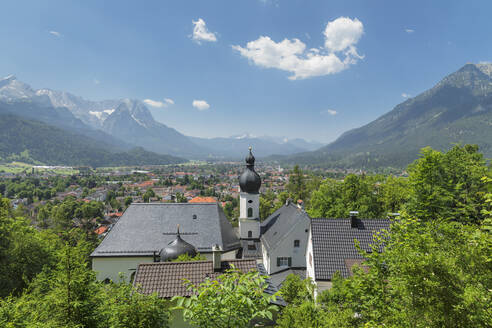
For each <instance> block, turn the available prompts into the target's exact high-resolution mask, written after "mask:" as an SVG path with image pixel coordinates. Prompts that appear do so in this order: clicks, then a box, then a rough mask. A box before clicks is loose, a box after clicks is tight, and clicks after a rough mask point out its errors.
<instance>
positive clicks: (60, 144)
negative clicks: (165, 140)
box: [0, 114, 183, 167]
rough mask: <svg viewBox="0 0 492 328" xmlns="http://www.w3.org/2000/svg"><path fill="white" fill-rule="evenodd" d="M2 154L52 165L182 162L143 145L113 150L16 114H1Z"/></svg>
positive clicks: (89, 139) (92, 140) (2, 157)
mask: <svg viewBox="0 0 492 328" xmlns="http://www.w3.org/2000/svg"><path fill="white" fill-rule="evenodd" d="M0 158H1V160H3V161H10V160H22V161H28V162H36V163H43V164H49V165H72V166H80V165H89V166H92V167H99V166H122V165H145V164H171V163H181V162H183V160H182V159H179V158H177V157H173V156H169V155H159V154H155V153H152V152H149V151H146V150H144V149H143V148H134V149H132V150H129V151H126V152H122V151H120V152H114V151H112V147H111V146H109V145H107V144H104V143H102V142H101V141H99V140H95V139H92V138H89V137H86V136H83V135H80V134H76V133H71V132H68V131H66V130H62V129H60V128H57V127H55V126H51V125H48V124H45V123H42V122H39V121H34V120H29V119H25V118H21V117H18V116H14V115H8V114H7V115H0Z"/></svg>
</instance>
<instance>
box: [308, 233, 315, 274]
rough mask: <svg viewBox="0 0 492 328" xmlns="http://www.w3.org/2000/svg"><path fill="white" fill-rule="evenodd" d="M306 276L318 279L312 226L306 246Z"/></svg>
mask: <svg viewBox="0 0 492 328" xmlns="http://www.w3.org/2000/svg"><path fill="white" fill-rule="evenodd" d="M310 259H311V261H310ZM306 278H311V279H312V280H313V281H315V280H316V277H315V276H314V256H313V239H312V237H311V228H310V229H309V235H308V242H307V247H306Z"/></svg>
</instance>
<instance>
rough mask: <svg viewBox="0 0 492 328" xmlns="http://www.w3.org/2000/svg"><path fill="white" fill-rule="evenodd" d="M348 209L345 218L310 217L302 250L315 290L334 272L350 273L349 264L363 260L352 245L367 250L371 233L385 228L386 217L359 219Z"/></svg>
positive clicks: (327, 283)
mask: <svg viewBox="0 0 492 328" xmlns="http://www.w3.org/2000/svg"><path fill="white" fill-rule="evenodd" d="M356 214H357V212H351V217H350V218H349V219H325V218H314V219H311V227H310V229H309V236H308V244H307V250H306V263H307V270H306V276H307V277H308V278H311V279H312V280H313V282H314V283H315V284H316V286H317V291H318V292H320V291H323V290H325V289H329V288H331V280H332V278H333V276H334V275H335V273H336V272H339V273H340V275H341V276H342V277H344V278H346V277H349V276H350V275H352V267H353V266H354V265H361V264H362V263H363V261H364V258H363V257H362V255H360V254H359V252H358V251H357V249H356V247H355V243H354V241H355V240H358V241H359V243H360V247H361V248H362V249H363V250H365V251H371V244H372V243H373V241H374V239H373V236H374V234H375V233H377V232H379V231H382V230H383V229H386V230H387V229H389V227H390V224H391V222H390V220H389V219H359V218H357V216H356Z"/></svg>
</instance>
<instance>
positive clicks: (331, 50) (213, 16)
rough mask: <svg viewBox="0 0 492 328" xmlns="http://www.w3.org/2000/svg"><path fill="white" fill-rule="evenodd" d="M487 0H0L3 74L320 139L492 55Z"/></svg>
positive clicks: (200, 130) (195, 120)
mask: <svg viewBox="0 0 492 328" xmlns="http://www.w3.org/2000/svg"><path fill="white" fill-rule="evenodd" d="M491 12H492V1H487V0H484V1H473V0H469V1H450V0H447V1H390V0H387V1H377V0H372V1H368V0H365V1H314V0H302V1H301V0H299V1H297V0H296V1H281V0H263V1H261V0H256V1H255V0H250V1H231V0H225V1H185V0H183V1H150V0H149V1H121V0H120V1H87V0H84V1H77V2H76V1H66V0H65V1H22V0H16V1H2V2H1V3H0V44H1V51H0V75H2V76H7V75H9V74H15V75H16V76H17V77H18V78H19V79H20V80H22V81H24V82H26V83H28V84H31V85H32V86H33V87H34V88H45V87H46V88H51V89H56V90H65V91H69V92H72V93H74V94H77V95H80V96H82V97H84V98H88V99H94V100H101V99H113V98H122V97H129V98H136V99H140V100H145V99H147V103H148V104H150V105H154V107H152V106H150V105H149V108H150V109H151V111H152V113H153V115H154V117H155V118H156V119H157V120H158V121H160V122H163V123H165V124H167V125H168V126H171V127H174V128H176V129H177V130H178V131H180V132H182V133H185V134H187V135H193V136H203V137H213V136H229V135H233V134H242V133H245V132H247V133H250V134H254V135H272V136H287V137H290V138H293V137H303V138H307V139H314V140H318V141H322V142H329V141H332V140H334V139H335V138H336V137H337V136H339V135H340V134H341V133H343V132H344V131H346V130H348V129H351V128H354V127H358V126H361V125H363V124H365V123H368V122H370V121H372V120H373V119H375V118H377V117H378V116H380V115H382V114H384V113H385V112H387V111H389V110H390V109H392V108H393V107H394V106H395V105H397V104H399V103H400V102H402V101H404V100H405V97H408V96H415V95H417V94H419V93H420V92H422V91H424V90H426V89H428V88H430V87H432V86H433V85H434V84H435V83H437V82H438V81H439V80H440V79H441V78H443V77H444V76H445V75H447V74H449V73H452V72H454V71H456V70H457V69H459V68H460V67H461V66H463V65H464V64H466V63H467V62H474V63H478V62H481V61H491V60H492V42H491V35H492V20H491V19H490V13H491ZM296 39H297V40H296ZM166 99H167V100H166ZM155 106H157V107H155ZM159 106H160V107H159Z"/></svg>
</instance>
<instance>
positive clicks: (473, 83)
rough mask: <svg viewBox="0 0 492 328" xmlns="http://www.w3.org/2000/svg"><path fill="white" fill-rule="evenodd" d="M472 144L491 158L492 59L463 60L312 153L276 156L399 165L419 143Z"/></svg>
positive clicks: (328, 162) (342, 163)
mask: <svg viewBox="0 0 492 328" xmlns="http://www.w3.org/2000/svg"><path fill="white" fill-rule="evenodd" d="M456 143H457V144H477V145H478V146H479V147H480V151H481V152H482V153H483V154H484V155H485V157H488V158H490V157H492V64H490V63H483V64H466V65H465V66H463V67H462V68H461V69H459V70H458V71H457V72H454V73H452V74H450V75H448V76H446V77H445V78H444V79H442V80H441V81H440V82H439V83H437V84H436V85H435V86H434V87H433V88H431V89H429V90H427V91H425V92H422V93H421V94H419V95H418V96H416V97H414V98H410V99H408V100H406V101H405V102H403V103H401V104H399V105H397V106H396V107H395V108H394V109H393V110H391V111H390V112H388V113H386V114H384V115H382V116H381V117H379V118H377V119H376V120H374V121H372V122H370V123H369V124H366V125H364V126H362V127H360V128H357V129H353V130H350V131H348V132H345V133H344V134H343V135H341V136H340V137H339V138H338V139H337V140H335V141H334V142H332V143H330V144H328V145H326V146H324V147H322V148H320V149H318V150H316V151H312V152H303V153H299V154H295V155H292V156H285V157H277V158H276V159H277V160H280V161H283V162H288V163H299V164H311V165H317V166H324V167H347V168H381V167H400V168H403V167H405V166H406V165H408V164H409V163H411V162H412V161H413V160H415V159H416V158H417V157H418V154H419V151H420V149H421V148H422V147H425V146H431V147H432V148H434V149H437V150H441V151H444V150H447V149H449V148H450V147H452V145H453V144H456Z"/></svg>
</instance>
